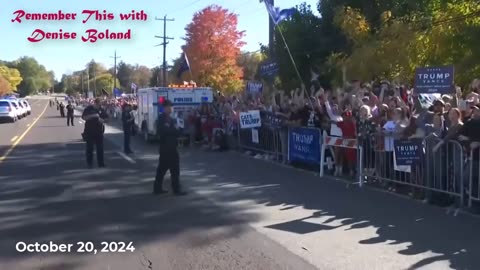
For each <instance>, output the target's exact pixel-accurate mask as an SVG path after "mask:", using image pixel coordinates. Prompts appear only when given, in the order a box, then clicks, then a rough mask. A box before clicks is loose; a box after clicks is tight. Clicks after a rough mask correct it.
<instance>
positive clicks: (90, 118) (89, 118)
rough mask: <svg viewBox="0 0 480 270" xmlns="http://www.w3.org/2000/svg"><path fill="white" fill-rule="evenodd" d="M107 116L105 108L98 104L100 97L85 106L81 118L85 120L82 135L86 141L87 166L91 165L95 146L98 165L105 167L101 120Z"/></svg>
mask: <svg viewBox="0 0 480 270" xmlns="http://www.w3.org/2000/svg"><path fill="white" fill-rule="evenodd" d="M107 118H108V115H107V113H106V112H105V110H103V109H102V107H101V106H100V99H98V98H97V99H95V103H94V104H93V105H89V106H88V107H86V108H85V110H84V111H83V114H82V119H83V120H85V129H84V131H83V134H82V136H83V137H84V140H85V141H86V143H87V145H86V158H87V165H88V167H89V168H92V166H93V147H94V146H96V152H97V163H98V167H105V162H104V160H103V133H104V131H105V126H104V124H103V122H104V121H105V120H106V119H107Z"/></svg>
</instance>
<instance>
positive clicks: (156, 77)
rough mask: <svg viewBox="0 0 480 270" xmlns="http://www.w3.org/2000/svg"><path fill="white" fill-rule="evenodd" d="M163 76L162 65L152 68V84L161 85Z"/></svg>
mask: <svg viewBox="0 0 480 270" xmlns="http://www.w3.org/2000/svg"><path fill="white" fill-rule="evenodd" d="M161 76H162V69H161V68H160V67H154V68H152V76H151V77H150V83H149V85H150V86H152V87H153V86H160V85H161V83H162V81H161Z"/></svg>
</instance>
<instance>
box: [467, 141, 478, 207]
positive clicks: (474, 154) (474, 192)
mask: <svg viewBox="0 0 480 270" xmlns="http://www.w3.org/2000/svg"><path fill="white" fill-rule="evenodd" d="M468 165H469V166H468V174H469V175H468V186H469V192H468V196H469V199H468V206H469V207H472V203H473V202H474V201H476V202H480V185H479V184H478V183H479V180H480V151H478V149H472V150H471V151H470V156H469V161H468Z"/></svg>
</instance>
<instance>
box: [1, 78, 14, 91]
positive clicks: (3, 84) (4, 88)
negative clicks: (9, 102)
mask: <svg viewBox="0 0 480 270" xmlns="http://www.w3.org/2000/svg"><path fill="white" fill-rule="evenodd" d="M11 90H12V89H11V88H10V83H9V82H8V81H7V79H5V78H4V77H3V76H2V75H0V96H2V95H5V94H8V93H10V92H11Z"/></svg>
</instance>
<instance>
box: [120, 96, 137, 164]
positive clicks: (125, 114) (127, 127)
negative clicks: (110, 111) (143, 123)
mask: <svg viewBox="0 0 480 270" xmlns="http://www.w3.org/2000/svg"><path fill="white" fill-rule="evenodd" d="M134 121H135V118H133V115H132V105H130V104H125V105H123V108H122V124H123V151H124V152H125V154H127V155H129V154H132V153H133V151H132V149H130V137H131V136H132V130H133V125H134V124H135V123H134Z"/></svg>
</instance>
